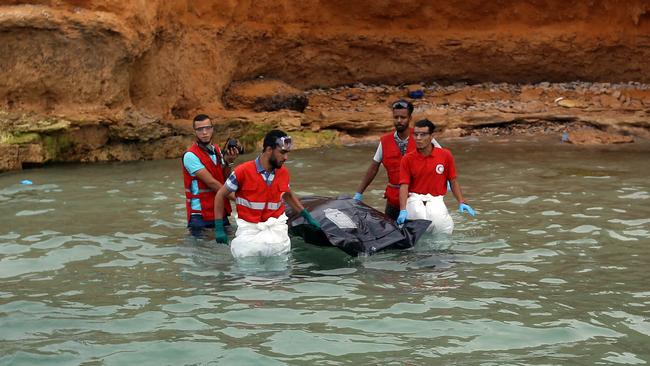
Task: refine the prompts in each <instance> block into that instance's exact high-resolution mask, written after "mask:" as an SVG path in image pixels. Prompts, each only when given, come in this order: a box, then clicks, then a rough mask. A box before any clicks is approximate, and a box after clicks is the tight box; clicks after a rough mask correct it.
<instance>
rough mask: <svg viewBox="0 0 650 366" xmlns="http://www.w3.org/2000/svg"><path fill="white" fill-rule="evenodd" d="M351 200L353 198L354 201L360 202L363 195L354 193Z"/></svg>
mask: <svg viewBox="0 0 650 366" xmlns="http://www.w3.org/2000/svg"><path fill="white" fill-rule="evenodd" d="M352 198H354V200H355V201H361V198H363V194H361V193H359V192H354V197H352Z"/></svg>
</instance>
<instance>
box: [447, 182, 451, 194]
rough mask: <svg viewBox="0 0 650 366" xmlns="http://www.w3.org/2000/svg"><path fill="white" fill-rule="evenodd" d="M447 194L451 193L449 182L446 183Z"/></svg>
mask: <svg viewBox="0 0 650 366" xmlns="http://www.w3.org/2000/svg"><path fill="white" fill-rule="evenodd" d="M447 192H451V182H450V181H447Z"/></svg>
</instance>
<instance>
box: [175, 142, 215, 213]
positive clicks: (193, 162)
mask: <svg viewBox="0 0 650 366" xmlns="http://www.w3.org/2000/svg"><path fill="white" fill-rule="evenodd" d="M210 159H212V161H213V162H214V163H215V164H217V156H216V155H210ZM183 166H184V167H185V170H187V172H188V173H190V175H191V176H192V177H194V176H195V174H196V172H198V171H199V170H201V169H205V165H203V163H201V160H199V157H198V156H196V155H195V154H194V153H192V152H188V153H185V155H184V156H183ZM190 192H192V194H198V193H199V184H198V183H197V181H196V179H192V183H191V184H190ZM190 205H191V206H192V210H196V211H201V201H199V199H198V198H192V199H191V200H190Z"/></svg>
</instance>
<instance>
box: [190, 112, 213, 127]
mask: <svg viewBox="0 0 650 366" xmlns="http://www.w3.org/2000/svg"><path fill="white" fill-rule="evenodd" d="M206 119H210V116H208V115H207V114H197V115H196V117H194V119H193V120H192V128H196V122H201V121H205V120H206Z"/></svg>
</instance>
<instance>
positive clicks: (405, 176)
mask: <svg viewBox="0 0 650 366" xmlns="http://www.w3.org/2000/svg"><path fill="white" fill-rule="evenodd" d="M399 184H411V168H410V166H409V159H407V157H406V156H405V157H403V158H402V162H401V163H400V166H399Z"/></svg>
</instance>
